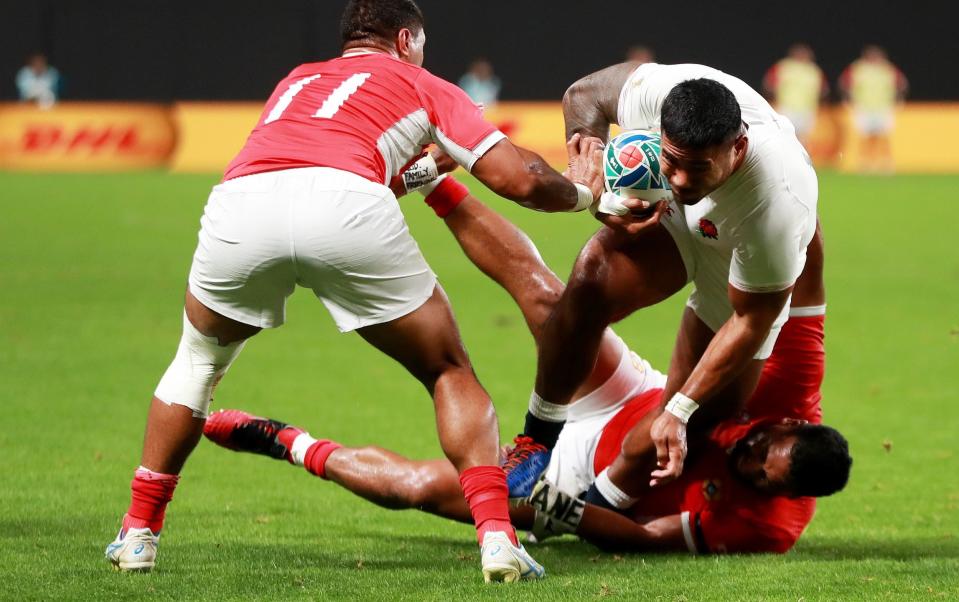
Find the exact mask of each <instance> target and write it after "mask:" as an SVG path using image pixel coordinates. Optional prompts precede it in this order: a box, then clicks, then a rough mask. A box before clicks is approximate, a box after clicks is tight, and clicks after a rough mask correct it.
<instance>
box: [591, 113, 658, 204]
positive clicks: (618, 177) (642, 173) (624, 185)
mask: <svg viewBox="0 0 959 602" xmlns="http://www.w3.org/2000/svg"><path fill="white" fill-rule="evenodd" d="M661 145H662V141H661V139H660V136H659V134H657V133H655V132H650V131H647V130H628V131H625V132H622V133H621V134H619V135H618V136H616V137H615V138H613V139H612V140H610V141H609V144H607V145H606V151H605V152H604V154H603V175H604V177H605V180H606V190H607V192H608V193H611V194H604V195H603V199H602V202H601V204H600V207H599V209H598V210H599V211H601V212H603V213H609V214H612V215H625V214H626V213H628V212H629V209H628V208H627V207H625V206H623V205H622V199H629V198H634V199H642V200H644V201H647V202H648V203H649V207H650V208H652V207H654V206H655V205H656V203H657V202H659V201H670V200H672V198H673V193H672V191H671V190H670V189H669V182H667V180H666V176H664V175H663V173H662V171H660V162H659V155H660V149H661Z"/></svg>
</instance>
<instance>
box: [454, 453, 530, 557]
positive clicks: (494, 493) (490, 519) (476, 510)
mask: <svg viewBox="0 0 959 602" xmlns="http://www.w3.org/2000/svg"><path fill="white" fill-rule="evenodd" d="M460 485H461V486H462V487H463V494H464V495H465V496H466V503H467V504H469V507H470V512H471V513H472V514H473V522H475V523H476V537H477V539H479V542H480V544H482V543H483V536H484V535H486V532H487V531H505V532H506V534H507V535H508V536H509V538H510V541H512V542H513V545H514V546H515V545H519V543H518V540H517V539H516V530H515V529H513V524H512V523H510V521H509V501H508V500H507V498H508V496H509V489H507V488H506V473H505V472H503V469H502V468H500V467H499V466H474V467H473V468H468V469H466V470H464V471H463V472H462V473H461V474H460Z"/></svg>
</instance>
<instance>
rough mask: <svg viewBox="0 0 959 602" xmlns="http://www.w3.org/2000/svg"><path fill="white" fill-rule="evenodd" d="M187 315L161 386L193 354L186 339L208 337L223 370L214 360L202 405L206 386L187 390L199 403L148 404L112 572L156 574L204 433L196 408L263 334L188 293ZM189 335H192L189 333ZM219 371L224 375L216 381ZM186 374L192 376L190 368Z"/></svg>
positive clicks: (112, 549)
mask: <svg viewBox="0 0 959 602" xmlns="http://www.w3.org/2000/svg"><path fill="white" fill-rule="evenodd" d="M184 313H185V316H186V320H187V321H188V322H189V324H184V327H185V332H184V339H183V340H181V349H180V350H179V351H178V358H177V359H175V360H174V363H173V364H172V365H171V367H170V369H168V371H167V374H166V375H164V379H163V380H162V381H161V386H163V383H164V382H170V381H169V379H168V377H169V376H170V375H171V373H172V372H175V371H176V370H177V368H178V365H177V360H178V359H181V358H180V357H179V356H180V354H181V353H184V352H186V353H187V354H190V353H192V352H193V350H189V349H186V350H185V349H184V347H185V346H187V343H186V340H187V338H189V337H191V336H193V337H194V338H196V337H200V338H201V339H202V338H203V337H206V338H207V340H205V341H203V342H204V343H205V344H206V346H207V348H208V350H210V348H212V347H215V346H219V347H220V348H221V349H212V350H211V353H210V356H211V357H212V356H217V355H220V356H222V357H221V358H220V360H219V362H220V365H219V368H217V366H215V365H212V364H217V361H218V360H217V359H213V360H212V364H211V366H209V368H210V370H211V372H210V375H209V376H210V380H212V382H208V383H206V386H207V388H208V392H206V393H205V394H206V395H207V398H206V399H205V400H204V399H202V397H203V396H204V392H203V389H204V388H205V387H204V385H203V383H199V384H198V383H197V382H192V383H189V384H188V385H187V388H188V389H193V390H196V391H198V392H199V393H198V394H199V397H197V398H195V399H192V400H186V399H182V400H181V399H177V400H176V401H171V403H165V401H163V400H161V399H159V398H158V397H156V396H154V397H153V399H152V401H151V403H150V411H149V414H148V416H147V426H146V434H145V436H144V441H143V453H142V456H141V460H140V466H139V468H137V470H136V472H135V473H134V478H133V481H132V483H131V485H130V488H131V492H132V494H131V502H130V507H129V509H128V510H127V513H126V514H125V515H124V516H123V525H122V527H121V529H120V533H119V535H118V536H117V539H116V540H115V541H114V542H113V543H111V544H110V545H109V546H107V550H106V555H107V558H108V559H109V560H110V561H111V562H113V564H114V567H116V568H118V569H121V570H134V571H149V570H151V569H152V568H153V566H154V564H155V561H156V548H157V543H158V536H159V533H160V530H161V529H162V528H163V521H164V518H165V514H166V507H167V504H169V502H170V500H171V499H172V498H173V492H174V489H175V488H176V485H177V482H178V481H179V474H180V471H181V470H182V469H183V464H184V463H185V462H186V459H187V457H188V456H189V455H190V452H192V451H193V449H194V448H195V447H196V444H197V442H198V441H199V440H200V436H201V435H202V433H203V424H204V421H205V419H204V417H203V416H204V415H205V410H203V411H198V410H197V407H199V405H206V404H208V402H209V397H208V396H209V395H210V394H212V388H213V386H215V384H216V380H219V378H220V377H222V373H223V372H225V370H226V369H227V368H228V367H229V364H230V362H232V360H233V358H235V356H236V354H237V353H239V350H240V348H241V345H239V343H241V341H244V340H245V339H247V338H249V337H251V336H253V335H254V334H256V333H257V332H259V330H260V329H259V328H257V327H254V326H250V325H248V324H243V323H241V322H237V321H236V320H232V319H230V318H227V317H225V316H222V315H220V314H218V313H216V312H214V311H213V310H211V309H209V308H207V307H205V306H204V305H203V304H202V303H200V302H199V301H198V300H197V299H196V298H195V297H194V296H193V295H192V294H190V292H189V291H187V293H186V299H185V302H184ZM188 329H189V330H190V332H189V333H188V332H186V330H188ZM188 361H189V360H188ZM181 367H182V366H181ZM217 370H222V372H219V373H218V374H216V375H214V373H215V372H217ZM186 371H187V372H189V368H187V370H186ZM181 376H182V375H181ZM187 380H189V378H187ZM198 380H199V379H198ZM181 381H182V378H181ZM198 385H199V388H198ZM168 388H170V387H169V386H168ZM173 389H175V387H173ZM186 404H189V405H186ZM191 406H197V407H191ZM198 414H199V415H198Z"/></svg>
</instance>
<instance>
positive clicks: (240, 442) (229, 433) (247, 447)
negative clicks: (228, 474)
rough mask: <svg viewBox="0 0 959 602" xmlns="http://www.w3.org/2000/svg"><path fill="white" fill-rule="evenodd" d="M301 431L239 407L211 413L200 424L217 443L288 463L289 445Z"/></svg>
mask: <svg viewBox="0 0 959 602" xmlns="http://www.w3.org/2000/svg"><path fill="white" fill-rule="evenodd" d="M302 432H303V431H301V430H300V429H298V428H296V427H292V426H289V425H288V424H286V423H285V422H280V421H279V420H272V419H270V418H261V417H260V416H254V415H252V414H249V413H247V412H244V411H243V410H220V411H219V412H214V413H213V414H211V415H210V417H209V418H207V419H206V424H205V425H203V434H204V435H205V436H206V438H207V439H209V440H210V441H212V442H214V443H216V444H217V445H220V446H222V447H225V448H227V449H232V450H234V451H243V452H250V453H252V454H260V455H263V456H269V457H271V458H276V459H277V460H286V461H288V462H290V461H291V459H290V445H292V442H293V439H295V438H296V435H298V434H300V433H302Z"/></svg>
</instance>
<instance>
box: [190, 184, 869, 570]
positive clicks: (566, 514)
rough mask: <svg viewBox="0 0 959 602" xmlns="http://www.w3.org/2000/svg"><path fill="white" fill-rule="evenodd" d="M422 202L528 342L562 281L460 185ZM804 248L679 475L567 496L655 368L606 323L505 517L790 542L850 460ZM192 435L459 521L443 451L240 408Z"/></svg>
mask: <svg viewBox="0 0 959 602" xmlns="http://www.w3.org/2000/svg"><path fill="white" fill-rule="evenodd" d="M449 197H451V198H449ZM427 202H428V203H430V204H431V205H441V206H443V207H446V208H447V209H446V210H444V211H443V212H438V213H440V215H441V216H445V221H446V224H447V226H448V227H449V228H450V230H451V231H452V232H453V234H454V236H455V237H456V239H457V242H458V243H459V244H460V246H461V247H462V248H463V250H464V251H465V252H466V254H467V256H468V257H469V258H470V260H472V261H473V262H474V263H475V264H476V265H477V267H479V268H480V269H481V270H482V271H483V272H484V273H486V274H487V275H488V276H489V277H491V278H492V279H493V280H495V281H496V282H497V283H499V284H500V285H501V286H503V287H504V288H505V289H506V290H507V292H508V293H509V294H510V295H511V296H512V297H513V298H514V300H515V301H516V303H517V305H519V307H520V309H521V311H522V312H523V315H524V317H525V319H526V322H527V324H528V326H529V328H530V331H531V332H532V334H533V336H534V338H535V339H536V340H537V341H539V340H540V337H541V334H542V326H543V322H544V321H545V320H546V319H547V317H548V316H549V314H550V311H551V309H552V306H553V305H554V304H555V302H556V299H557V298H559V296H560V294H561V292H562V288H563V285H562V283H561V282H560V280H559V279H558V278H557V277H556V276H555V275H554V274H553V273H552V272H550V271H549V269H548V268H547V267H546V266H545V265H544V264H543V263H542V260H541V259H540V256H539V254H538V253H537V251H536V249H535V247H534V246H533V245H532V243H531V242H530V241H529V239H528V238H526V237H525V236H524V235H523V233H522V232H520V231H519V230H518V229H517V228H516V227H515V226H514V225H513V224H511V223H510V222H508V221H507V220H505V219H504V218H502V217H501V216H499V215H498V214H496V213H495V212H493V211H492V210H490V209H489V208H487V207H485V206H484V205H483V204H482V203H481V202H480V201H478V200H476V199H474V198H471V197H469V196H466V192H465V191H463V190H461V189H459V190H455V191H454V190H452V189H437V191H436V192H434V193H433V194H431V195H430V196H429V197H427ZM447 212H448V213H447ZM808 254H809V259H808V261H807V262H806V266H805V270H804V272H803V274H802V275H801V276H800V278H799V281H798V282H797V285H796V288H795V291H794V295H793V306H792V310H791V314H792V317H791V318H790V319H789V320H788V321H787V322H786V325H785V327H784V329H783V331H782V334H781V335H780V337H779V339H778V340H777V343H776V346H775V348H774V350H773V352H772V355H771V356H770V358H769V361H767V362H766V364H765V367H764V370H763V374H762V377H761V379H760V383H759V385H758V387H757V390H756V392H755V393H754V395H753V396H752V398H751V399H750V401H749V403H748V405H747V407H746V410H745V412H744V413H743V414H742V415H740V416H738V417H737V418H735V419H731V420H727V421H724V422H722V423H720V424H719V425H718V426H717V427H716V428H715V429H713V430H712V431H711V432H710V433H708V434H707V435H706V436H704V437H702V438H700V439H693V440H691V441H690V455H689V462H688V464H687V467H686V470H685V471H684V473H683V474H682V475H681V476H680V477H679V478H678V479H677V480H675V481H673V482H671V483H669V484H666V485H664V486H662V487H659V488H656V489H653V490H652V491H651V492H650V493H649V494H648V495H647V496H644V497H642V498H640V500H639V501H638V502H637V503H636V505H635V506H633V508H632V509H631V510H630V513H629V514H628V515H623V514H619V513H615V512H612V511H610V510H607V509H604V508H601V507H598V506H593V505H588V504H585V503H584V502H583V500H582V499H581V496H580V494H582V493H585V491H586V490H587V488H588V487H589V486H590V485H591V483H592V482H593V481H594V480H595V478H596V476H597V475H598V474H600V473H601V472H602V470H603V469H604V468H606V466H608V465H609V464H610V463H611V462H612V461H613V459H614V458H615V457H616V456H617V455H618V454H619V451H620V449H621V447H622V443H623V440H624V438H625V436H626V434H627V433H628V432H630V431H631V430H633V429H634V428H645V429H647V430H648V429H649V426H650V424H651V422H652V420H653V419H655V418H656V416H657V415H658V408H659V405H660V400H661V397H662V391H663V385H664V384H665V377H664V375H663V374H661V373H660V372H658V371H656V370H654V369H653V368H652V367H651V366H650V365H649V364H648V363H647V362H645V361H644V360H642V359H640V358H639V357H638V356H636V355H635V354H634V353H631V352H630V351H629V350H628V349H627V348H626V346H625V345H624V344H623V342H622V341H621V340H620V339H619V338H618V337H616V335H615V334H614V333H613V332H612V331H611V330H607V331H606V333H605V334H604V337H603V342H602V344H601V345H600V351H599V355H598V359H597V363H596V366H595V368H594V370H593V372H592V374H590V376H589V378H588V379H587V381H586V382H585V383H584V384H583V385H582V386H581V387H580V388H579V390H578V391H577V393H576V395H575V398H574V399H575V401H574V402H573V404H572V405H571V406H570V415H569V420H568V421H567V423H566V425H565V427H564V429H563V431H562V433H561V434H560V436H559V440H558V442H557V445H556V447H555V449H554V452H553V454H552V456H551V460H550V464H549V466H548V467H547V469H546V471H545V473H544V476H543V478H542V479H541V481H540V483H539V484H538V486H537V488H536V489H535V490H534V493H533V495H532V496H531V498H530V499H529V500H528V502H529V503H528V505H526V506H521V507H519V508H514V509H513V510H512V512H511V515H512V520H513V522H514V524H515V525H517V526H518V527H523V528H532V529H533V533H534V534H535V535H536V536H537V537H538V538H543V537H546V536H551V535H556V534H561V533H571V532H575V533H576V534H578V535H580V536H581V537H583V538H585V539H587V540H589V541H592V542H594V543H596V544H598V545H600V546H602V547H605V548H610V549H620V550H632V551H638V550H647V551H666V550H685V549H689V550H690V551H693V552H717V553H718V552H785V551H786V550H788V549H789V548H790V547H792V545H793V544H794V543H795V542H796V540H797V539H798V537H799V536H800V534H801V533H802V531H803V530H804V528H805V527H806V525H807V524H808V523H809V521H810V520H811V519H812V516H813V511H814V509H815V499H814V497H813V496H822V495H829V494H831V493H834V492H835V491H838V490H840V489H841V488H842V487H843V486H844V485H845V482H846V480H847V478H848V474H849V468H850V464H851V459H850V458H849V455H848V448H847V445H846V442H845V440H844V439H843V438H842V436H841V435H840V434H839V433H838V432H837V431H835V430H834V429H831V428H828V427H825V426H822V425H819V424H818V423H819V422H820V418H821V408H820V404H819V402H820V398H821V395H820V384H821V382H822V378H823V370H824V359H825V355H824V350H823V324H824V309H825V294H824V289H823V284H822V237H821V234H817V236H816V237H815V238H814V239H813V242H812V243H811V245H810V247H809V249H808ZM503 257H508V258H509V261H508V262H503V261H502V260H501V258H503ZM238 417H240V418H238ZM238 424H239V425H241V426H239V427H237V425H238ZM205 434H206V436H207V437H208V438H210V439H211V440H213V441H214V442H216V443H218V444H220V445H223V446H224V447H228V448H230V449H234V450H238V451H248V452H254V453H260V454H263V455H268V456H272V457H274V458H277V459H286V460H287V461H289V462H291V463H293V464H296V465H299V466H304V467H305V468H306V470H307V471H308V472H310V473H312V474H315V475H317V476H320V477H322V478H324V479H328V480H331V481H333V482H335V483H337V484H339V485H341V486H342V487H345V488H346V489H348V490H350V491H352V492H353V493H355V494H357V495H359V496H361V497H363V498H365V499H367V500H370V501H372V502H374V503H376V504H379V505H381V506H384V507H387V508H394V509H405V508H416V509H420V510H423V511H426V512H431V513H434V514H438V515H440V516H444V517H447V518H451V519H454V520H461V521H464V520H469V512H468V508H467V507H466V505H465V504H464V503H463V499H462V496H461V495H460V490H459V486H458V482H457V478H456V471H455V469H454V468H453V466H452V465H451V464H450V463H449V462H448V461H446V460H429V461H414V460H409V459H407V458H404V457H403V456H400V455H398V454H396V453H394V452H391V451H388V450H385V449H382V448H378V447H360V448H348V447H341V446H340V445H339V444H338V443H334V442H331V441H326V440H319V441H318V440H316V439H314V438H313V437H311V436H310V435H309V434H307V433H306V432H304V431H303V430H301V429H299V428H297V427H293V426H288V425H286V424H283V423H280V422H277V421H272V420H269V419H265V418H258V417H253V416H250V415H249V414H247V413H245V412H242V411H240V410H224V411H222V412H219V413H215V414H213V415H212V416H211V418H210V420H209V421H208V422H207V428H206V430H205ZM329 448H333V451H332V452H331V453H325V454H323V455H318V453H317V452H316V451H315V450H324V449H329Z"/></svg>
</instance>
